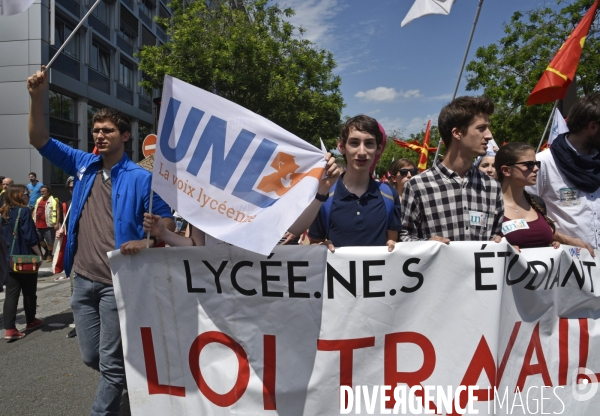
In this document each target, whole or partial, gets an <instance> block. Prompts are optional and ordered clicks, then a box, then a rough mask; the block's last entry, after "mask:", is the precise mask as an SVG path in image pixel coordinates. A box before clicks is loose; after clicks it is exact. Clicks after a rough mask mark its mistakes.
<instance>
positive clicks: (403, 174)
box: [398, 168, 419, 176]
mask: <svg viewBox="0 0 600 416" xmlns="http://www.w3.org/2000/svg"><path fill="white" fill-rule="evenodd" d="M398 173H399V174H400V175H402V176H406V175H408V174H409V173H410V175H411V176H415V175H416V174H417V173H419V171H418V170H417V168H412V169H400V170H399V171H398Z"/></svg>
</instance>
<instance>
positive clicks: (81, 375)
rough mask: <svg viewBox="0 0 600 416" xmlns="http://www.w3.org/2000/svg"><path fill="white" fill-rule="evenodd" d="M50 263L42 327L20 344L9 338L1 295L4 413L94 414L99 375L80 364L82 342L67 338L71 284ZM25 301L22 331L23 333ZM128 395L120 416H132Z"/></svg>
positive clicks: (41, 283)
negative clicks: (93, 408)
mask: <svg viewBox="0 0 600 416" xmlns="http://www.w3.org/2000/svg"><path fill="white" fill-rule="evenodd" d="M58 276H64V273H61V274H58V275H53V274H52V271H51V267H50V265H49V263H45V264H44V266H43V267H42V268H41V269H40V273H39V278H38V288H37V297H38V298H37V317H38V318H42V319H43V320H44V324H43V325H42V327H41V328H38V329H36V330H34V331H31V332H30V333H28V334H27V336H26V337H25V338H22V339H20V340H16V341H6V340H4V333H5V330H4V316H3V312H2V308H3V306H4V294H5V293H4V292H2V293H0V327H1V328H2V329H1V330H0V415H2V416H13V415H14V416H30V415H49V416H53V415H57V416H58V415H60V416H63V415H64V416H83V415H89V414H90V411H91V408H92V402H93V401H94V396H95V394H96V388H97V387H98V380H99V377H100V374H99V373H98V372H96V371H94V370H92V369H91V368H89V367H87V366H86V365H85V364H83V362H82V361H81V355H80V352H79V344H78V342H77V338H67V333H68V332H69V331H70V330H71V327H70V326H69V325H71V324H72V323H73V313H72V312H71V307H70V306H69V300H70V297H71V285H70V281H69V280H68V279H67V280H61V281H58V282H55V281H54V278H55V277H58ZM25 324H26V322H25V314H24V312H23V298H22V296H21V298H20V299H19V306H18V309H17V329H19V330H20V331H24V329H25ZM130 414H131V413H130V409H129V401H128V398H127V394H124V396H123V401H122V404H121V412H120V413H119V415H120V416H129V415H130Z"/></svg>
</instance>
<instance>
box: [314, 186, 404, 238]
mask: <svg viewBox="0 0 600 416" xmlns="http://www.w3.org/2000/svg"><path fill="white" fill-rule="evenodd" d="M336 185H337V182H336V183H334V184H333V186H332V187H331V189H330V190H329V199H328V200H327V201H325V202H324V203H323V205H322V206H321V209H320V210H319V216H320V217H321V222H322V224H323V225H324V226H325V229H326V230H327V233H328V234H329V217H330V215H331V207H332V205H333V195H334V194H335V187H336ZM377 187H378V188H379V192H380V193H381V196H382V197H383V202H384V203H385V211H386V214H387V215H386V221H387V228H386V229H388V230H389V229H390V224H391V223H392V218H393V217H394V192H393V191H392V188H390V186H389V185H388V184H387V183H382V182H377Z"/></svg>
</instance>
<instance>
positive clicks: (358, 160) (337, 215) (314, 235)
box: [308, 115, 402, 252]
mask: <svg viewBox="0 0 600 416" xmlns="http://www.w3.org/2000/svg"><path fill="white" fill-rule="evenodd" d="M382 143H383V134H382V132H381V130H380V129H379V124H378V123H377V120H375V119H374V118H372V117H368V116H365V115H359V116H356V117H353V118H351V119H349V120H348V121H347V122H346V124H345V125H344V127H343V129H342V132H341V134H340V140H339V142H338V150H339V151H340V152H341V153H342V154H343V155H344V157H345V159H346V165H347V168H346V172H345V173H344V174H342V175H341V176H340V178H339V179H338V181H337V182H336V184H335V186H334V187H332V188H331V190H330V192H329V194H327V195H320V194H317V199H319V200H320V201H322V202H324V204H323V205H322V206H321V209H320V211H319V215H317V217H316V219H315V220H314V222H313V223H312V225H311V226H310V229H309V231H308V236H309V237H310V239H311V241H312V242H313V243H323V244H326V245H327V246H328V248H329V249H330V250H331V251H332V252H333V251H334V250H335V247H346V246H383V245H387V246H388V250H389V251H392V250H393V249H394V246H395V244H396V241H398V232H399V231H400V229H401V228H402V223H401V215H400V199H399V197H398V194H397V193H396V192H394V191H393V190H392V189H391V188H390V187H389V186H388V185H387V184H380V183H379V182H377V181H375V180H374V179H373V178H372V177H371V173H370V171H369V168H370V167H371V164H372V163H373V160H374V159H375V157H376V156H377V155H379V154H380V153H381V152H382V150H383V149H382ZM329 198H331V200H330V201H327V199H329ZM386 199H387V201H386Z"/></svg>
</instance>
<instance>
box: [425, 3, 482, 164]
mask: <svg viewBox="0 0 600 416" xmlns="http://www.w3.org/2000/svg"><path fill="white" fill-rule="evenodd" d="M481 6H483V0H479V6H477V13H475V20H474V21H473V28H472V29H471V35H470V36H469V42H468V43H467V50H466V51H465V56H464V58H463V61H462V65H461V66H460V72H459V73H458V80H456V87H454V94H452V100H454V99H455V98H456V93H457V92H458V86H459V85H460V79H461V78H462V73H463V70H464V69H465V64H466V63H467V57H468V55H469V49H470V48H471V41H472V40H473V35H474V34H475V28H476V27H477V21H478V20H479V13H481ZM441 144H442V141H441V140H440V142H439V143H438V146H437V149H436V151H435V156H434V158H433V163H435V161H436V160H437V159H438V155H439V154H440V148H441V147H442V146H441Z"/></svg>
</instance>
